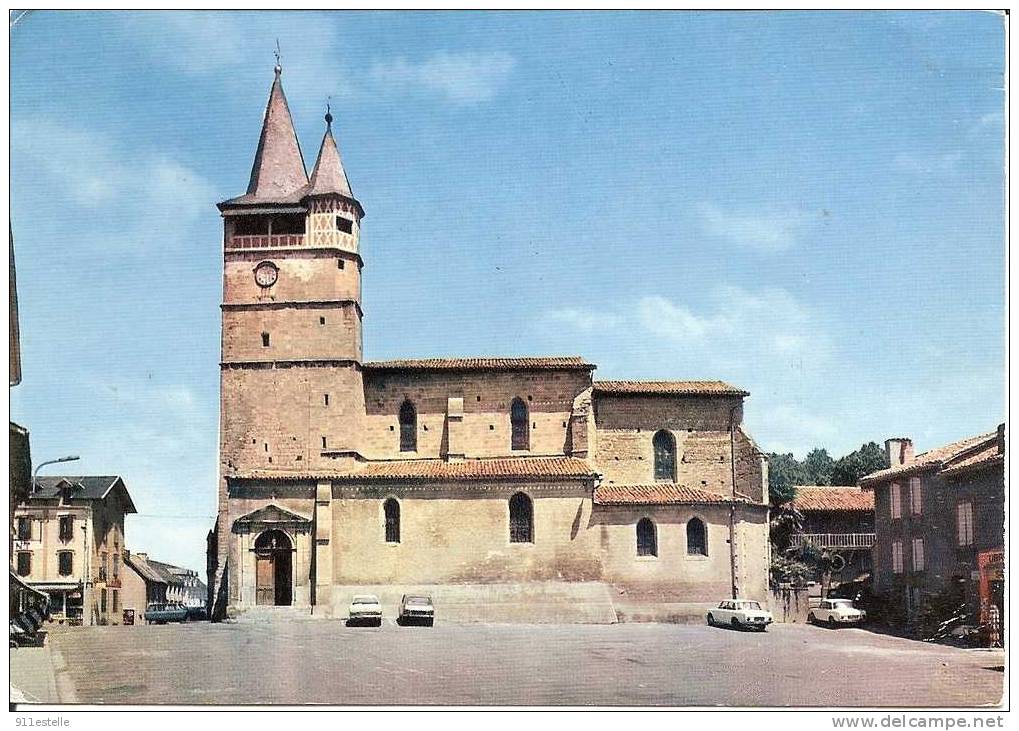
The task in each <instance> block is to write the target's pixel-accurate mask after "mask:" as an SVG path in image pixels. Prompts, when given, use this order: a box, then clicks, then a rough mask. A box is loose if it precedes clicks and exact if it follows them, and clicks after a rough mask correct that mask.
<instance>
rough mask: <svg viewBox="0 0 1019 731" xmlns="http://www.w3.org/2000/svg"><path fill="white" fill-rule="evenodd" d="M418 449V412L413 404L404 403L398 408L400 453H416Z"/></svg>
mask: <svg viewBox="0 0 1019 731" xmlns="http://www.w3.org/2000/svg"><path fill="white" fill-rule="evenodd" d="M417 448H418V412H417V409H415V408H414V404H412V403H411V402H410V401H404V402H403V406H401V407H400V451H401V452H416V451H417Z"/></svg>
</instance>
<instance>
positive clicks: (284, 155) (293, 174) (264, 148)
mask: <svg viewBox="0 0 1019 731" xmlns="http://www.w3.org/2000/svg"><path fill="white" fill-rule="evenodd" d="M308 185H309V184H308V173H307V171H306V170H305V167H304V156H303V155H302V154H301V145H300V143H299V142H298V141H297V133H296V132H295V131H294V121H293V119H292V118H291V116H290V107H289V105H288V104H287V97H286V95H285V94H284V93H283V85H282V84H281V83H280V73H279V71H278V70H277V72H276V78H275V80H274V81H273V82H272V88H271V89H270V91H269V101H268V103H267V104H266V107H265V117H264V119H263V120H262V134H261V136H260V137H259V139H258V149H257V150H256V151H255V160H254V163H253V164H252V166H251V178H250V179H249V181H248V190H247V193H245V194H244V195H242V196H240V197H238V198H233V199H231V200H228V201H224V202H223V203H221V204H220V206H229V205H244V204H246V203H286V202H296V201H295V200H294V196H295V195H302V194H303V191H304V190H305V189H306V188H307V187H308ZM297 200H300V198H298V199H297Z"/></svg>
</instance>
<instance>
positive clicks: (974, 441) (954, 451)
mask: <svg viewBox="0 0 1019 731" xmlns="http://www.w3.org/2000/svg"><path fill="white" fill-rule="evenodd" d="M996 436H997V434H996V432H991V433H989V434H979V435H977V436H975V437H969V438H967V439H960V440H959V441H957V442H952V443H951V444H946V445H944V446H942V447H937V448H935V449H932V450H930V451H928V452H924V453H922V454H918V455H916V457H915V458H913V459H912V460H910V461H909V462H907V463H906V464H901V465H895V466H893V467H888V468H887V469H883V470H878V471H877V472H871V473H870V474H869V475H867V476H865V477H863V478H862V479H861V480H860V485H861V486H863V487H871V486H873V485H879V484H881V483H883V482H888V481H889V480H892V479H894V478H896V477H905V476H906V475H912V474H916V473H919V472H929V471H931V470H939V469H941V468H942V467H943V466H944V465H945V463H946V462H949V461H951V460H953V459H954V458H957V457H963V456H966V454H967V453H968V452H969V451H970V450H971V449H972V448H973V447H976V446H978V445H980V444H981V442H985V441H987V440H989V439H992V438H994V437H996Z"/></svg>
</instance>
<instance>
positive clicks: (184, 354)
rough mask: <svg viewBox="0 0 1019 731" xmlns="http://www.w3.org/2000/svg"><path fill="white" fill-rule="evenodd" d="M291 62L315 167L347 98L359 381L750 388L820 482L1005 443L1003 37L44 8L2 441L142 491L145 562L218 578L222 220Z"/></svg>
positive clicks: (778, 444) (895, 29) (732, 16)
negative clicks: (563, 357)
mask: <svg viewBox="0 0 1019 731" xmlns="http://www.w3.org/2000/svg"><path fill="white" fill-rule="evenodd" d="M276 38H279V42H280V45H281V47H282V50H283V66H284V75H283V81H284V88H285V89H286V93H287V96H288V99H289V101H290V106H291V110H292V112H293V114H294V117H295V122H296V125H297V128H298V134H299V135H300V139H301V145H302V149H303V151H304V155H305V160H306V162H307V164H308V166H309V167H310V166H311V165H312V164H313V162H314V159H313V158H314V155H315V153H316V151H317V149H318V144H319V142H320V140H321V135H322V131H323V121H322V115H323V112H324V106H325V102H326V99H327V98H328V97H331V100H332V108H333V114H334V116H335V117H336V122H335V123H334V129H335V130H336V133H337V139H338V142H339V145H340V149H341V152H342V154H343V158H344V163H345V165H346V168H347V173H348V175H349V177H350V180H351V184H352V186H353V188H354V192H355V194H356V195H357V197H358V198H359V199H360V200H361V202H362V203H363V205H364V207H365V209H366V211H367V217H366V219H365V221H364V229H363V234H362V249H363V254H364V258H365V263H366V264H365V269H364V309H365V349H366V356H367V357H368V358H370V359H383V358H392V357H411V356H418V357H425V356H438V355H455V354H492V355H531V354H581V355H584V356H585V357H587V358H588V359H590V360H592V361H593V362H595V363H597V364H598V366H599V369H598V372H597V375H598V377H601V378H665V379H687V378H712V379H714V378H720V379H725V380H728V381H730V382H732V383H735V384H738V385H740V386H742V387H744V388H746V389H747V390H749V391H750V392H751V396H750V398H749V399H748V401H747V404H746V421H747V424H748V425H749V428H750V429H751V431H752V433H753V434H754V436H755V437H756V439H757V440H758V442H759V443H760V444H761V446H762V447H763V448H764V449H766V450H769V451H770V450H775V451H794V452H795V453H796V454H797V455H799V456H802V455H803V454H804V453H805V451H806V450H808V449H809V448H810V447H812V446H815V445H817V446H824V447H826V448H827V449H828V450H829V451H830V452H831V453H832V454H834V455H836V456H838V455H840V454H842V453H844V452H846V451H849V450H851V449H854V448H856V447H857V446H859V445H860V444H861V443H863V442H865V441H870V440H877V441H880V440H883V439H884V438H886V437H888V436H892V435H908V436H912V437H913V439H914V441H915V442H916V443H917V447H918V449H921V450H922V449H927V448H930V447H932V446H936V445H938V444H940V443H943V442H946V441H950V440H953V439H956V438H961V437H964V436H967V435H970V434H975V433H979V432H982V431H986V430H990V429H993V427H994V426H995V425H996V424H997V423H998V422H999V421H1001V420H1002V419H1003V418H1004V408H1005V407H1004V389H1005V385H1004V373H1005V370H1004V358H1005V351H1004V316H1005V315H1004V312H1005V311H1004V284H1005V274H1004V234H1003V231H1004V226H1003V192H1002V186H1003V176H1002V167H1003V89H1002V87H1003V57H1004V36H1003V29H1002V23H1001V20H1000V18H999V17H998V16H996V15H993V14H988V13H976V12H973V13H961V12H954V13H948V12H944V13H867V12H843V13H834V12H832V13H813V14H811V13H792V12H787V13H678V12H676V13H663V12H656V13H567V12H559V13H544V14H542V13H523V12H515V13H480V12H473V13H397V12H371V13H290V14H278V13H277V14H273V13H250V14H249V13H207V14H195V13H169V14H167V13H160V14H140V13H135V14H131V13H58V12H36V13H32V14H30V15H28V16H27V17H25V18H23V19H22V20H21V21H20V22H19V23H18V24H17V25H16V26H15V27H14V29H13V30H12V34H11V54H12V55H11V58H12V69H11V155H12V158H11V173H12V192H11V205H12V221H13V230H14V235H15V245H16V253H17V266H18V293H19V297H20V300H21V324H22V335H23V343H22V344H23V356H24V369H25V376H24V382H23V384H22V385H21V386H19V387H17V388H15V389H12V391H11V415H12V418H13V419H14V420H15V421H18V422H19V423H21V424H24V425H25V426H27V427H28V428H29V429H30V430H31V434H32V454H33V457H34V459H35V460H36V461H41V460H43V459H48V458H51V457H54V456H59V455H63V454H67V453H77V454H80V455H81V456H82V460H81V462H80V463H79V466H78V467H76V468H75V469H76V470H80V471H81V472H87V473H103V474H110V473H114V474H121V475H123V476H124V477H125V479H126V480H127V483H128V486H129V488H130V490H131V492H132V495H133V496H134V498H135V502H136V503H137V505H138V509H139V513H140V515H139V516H136V517H132V518H130V519H129V522H128V526H127V539H128V540H127V543H128V545H129V547H131V548H132V549H133V550H148V551H149V552H150V553H152V554H153V555H155V556H157V557H159V558H162V559H164V560H167V561H171V562H177V563H181V564H183V565H188V566H191V567H193V568H196V569H201V568H202V567H203V566H204V558H203V555H204V536H205V533H206V532H207V531H208V529H209V527H210V526H211V524H212V520H213V516H214V514H215V503H216V498H215V492H216V448H217V419H218V372H219V371H218V365H217V364H218V361H219V308H218V305H219V302H220V288H221V265H222V260H221V253H220V243H221V220H220V218H219V215H218V212H217V211H216V209H215V207H214V204H215V203H216V202H217V201H219V200H223V199H225V198H228V197H231V196H234V195H238V194H240V193H242V192H243V191H244V188H245V186H246V184H247V178H248V173H249V171H250V165H251V159H252V156H253V154H254V150H255V146H256V145H257V142H258V133H259V128H260V124H261V117H262V114H263V112H264V108H265V100H266V98H267V94H268V90H269V85H270V83H271V81H272V66H273V63H274V59H273V55H272V52H273V49H274V47H275V40H276ZM168 516H169V517H168Z"/></svg>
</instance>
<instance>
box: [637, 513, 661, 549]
mask: <svg viewBox="0 0 1019 731" xmlns="http://www.w3.org/2000/svg"><path fill="white" fill-rule="evenodd" d="M657 533H658V531H657V530H656V529H655V524H654V523H653V522H651V519H650V518H641V519H640V520H639V521H637V555H638V556H657V555H658V535H657Z"/></svg>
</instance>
